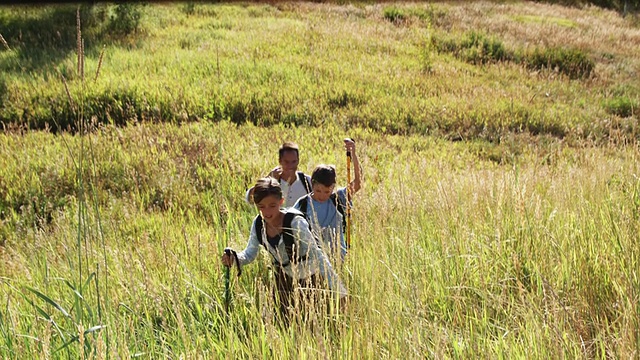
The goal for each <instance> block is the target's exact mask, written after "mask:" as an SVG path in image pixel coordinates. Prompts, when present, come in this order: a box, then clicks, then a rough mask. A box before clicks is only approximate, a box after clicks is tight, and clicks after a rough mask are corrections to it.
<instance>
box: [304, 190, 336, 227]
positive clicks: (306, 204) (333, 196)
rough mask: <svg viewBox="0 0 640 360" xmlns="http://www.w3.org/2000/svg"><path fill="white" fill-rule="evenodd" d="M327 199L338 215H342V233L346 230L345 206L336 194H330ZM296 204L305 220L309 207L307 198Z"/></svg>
mask: <svg viewBox="0 0 640 360" xmlns="http://www.w3.org/2000/svg"><path fill="white" fill-rule="evenodd" d="M329 199H331V202H332V203H333V206H335V207H336V208H337V209H338V212H339V213H340V215H342V233H344V232H345V231H346V229H347V216H346V215H345V208H346V206H345V204H343V203H342V201H341V199H340V198H339V197H338V195H337V194H336V193H333V194H331V196H329ZM298 204H299V205H300V212H301V213H302V214H303V215H304V216H305V218H306V217H307V208H308V207H309V196H305V197H302V198H300V200H299V201H298Z"/></svg>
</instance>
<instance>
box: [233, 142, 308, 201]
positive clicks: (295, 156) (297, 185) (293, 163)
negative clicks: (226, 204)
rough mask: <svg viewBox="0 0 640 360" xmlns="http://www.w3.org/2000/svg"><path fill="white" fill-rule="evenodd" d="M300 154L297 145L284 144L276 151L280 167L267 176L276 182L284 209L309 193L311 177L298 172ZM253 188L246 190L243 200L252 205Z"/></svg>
mask: <svg viewBox="0 0 640 360" xmlns="http://www.w3.org/2000/svg"><path fill="white" fill-rule="evenodd" d="M299 161H300V153H299V151H298V145H297V144H295V143H292V142H285V143H284V144H282V146H280V149H278V162H279V163H280V165H278V166H276V167H275V168H273V170H271V172H270V173H269V175H268V176H270V177H272V178H274V179H276V180H278V181H279V182H280V187H281V189H282V195H283V198H284V207H286V208H288V207H291V206H293V204H295V202H296V201H297V200H298V199H299V198H301V197H303V196H305V195H307V194H308V193H310V192H311V177H310V176H309V175H306V174H305V173H303V172H302V171H298V163H299ZM252 197H253V187H252V188H250V189H249V190H247V193H246V194H245V200H246V201H247V203H249V204H253V201H252V200H251V198H252Z"/></svg>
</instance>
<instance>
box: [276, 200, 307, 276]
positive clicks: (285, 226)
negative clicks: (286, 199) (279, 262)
mask: <svg viewBox="0 0 640 360" xmlns="http://www.w3.org/2000/svg"><path fill="white" fill-rule="evenodd" d="M296 216H302V217H304V214H303V213H302V212H300V211H298V210H296V209H287V213H286V214H284V220H283V221H282V241H283V242H284V248H285V249H286V251H287V255H288V256H289V261H290V262H293V263H298V262H300V261H305V260H306V259H307V256H306V255H302V256H300V254H298V252H297V250H298V249H297V246H296V245H295V239H294V235H293V226H291V223H292V222H293V219H295V217H296ZM286 265H287V264H285V265H284V266H286Z"/></svg>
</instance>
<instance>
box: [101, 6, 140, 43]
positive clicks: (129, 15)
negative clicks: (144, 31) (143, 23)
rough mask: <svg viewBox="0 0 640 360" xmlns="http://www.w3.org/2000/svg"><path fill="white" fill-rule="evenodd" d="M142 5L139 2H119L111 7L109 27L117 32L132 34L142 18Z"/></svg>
mask: <svg viewBox="0 0 640 360" xmlns="http://www.w3.org/2000/svg"><path fill="white" fill-rule="evenodd" d="M142 6H144V4H140V3H129V2H123V3H119V4H117V5H116V6H115V8H114V9H113V15H112V17H111V20H110V23H109V28H110V29H111V30H112V31H114V32H116V33H119V34H124V35H128V34H132V33H135V32H136V31H137V30H138V28H139V26H140V20H141V18H142V14H143V11H142Z"/></svg>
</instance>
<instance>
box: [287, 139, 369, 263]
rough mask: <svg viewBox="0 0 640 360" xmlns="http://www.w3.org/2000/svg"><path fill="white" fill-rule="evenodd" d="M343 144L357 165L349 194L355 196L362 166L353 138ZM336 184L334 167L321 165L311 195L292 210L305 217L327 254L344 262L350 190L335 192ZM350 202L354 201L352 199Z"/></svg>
mask: <svg viewBox="0 0 640 360" xmlns="http://www.w3.org/2000/svg"><path fill="white" fill-rule="evenodd" d="M344 142H345V148H346V149H347V151H349V152H350V153H351V159H352V161H353V165H354V178H353V181H352V182H351V183H350V184H349V195H350V196H352V195H353V194H355V193H356V192H358V190H360V187H361V183H360V164H359V162H358V156H357V155H356V144H355V143H354V142H353V140H351V139H346V140H345V141H344ZM335 185H336V169H335V167H334V166H333V165H324V164H322V165H318V166H317V167H316V168H315V169H314V170H313V173H312V174H311V188H312V192H311V193H310V194H308V195H305V196H303V197H301V198H300V199H299V200H298V201H297V202H296V203H295V205H293V208H294V209H297V210H299V211H300V212H302V213H303V214H305V216H306V217H307V219H308V220H309V223H310V224H311V228H312V229H313V231H314V233H315V234H316V235H317V237H318V238H319V239H320V240H321V244H320V245H321V246H322V247H323V249H324V251H325V252H326V253H327V254H330V256H331V257H332V258H334V259H335V258H336V256H335V255H336V254H337V253H338V251H339V252H340V260H341V261H342V260H344V257H345V255H346V254H347V245H346V243H345V239H344V232H345V230H346V229H345V228H344V227H345V223H346V222H345V216H346V204H347V188H346V187H342V188H339V189H338V190H337V191H336V192H335V193H334V192H333V191H334V189H335ZM349 201H351V199H350V198H349ZM338 244H339V245H338Z"/></svg>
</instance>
